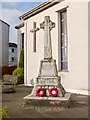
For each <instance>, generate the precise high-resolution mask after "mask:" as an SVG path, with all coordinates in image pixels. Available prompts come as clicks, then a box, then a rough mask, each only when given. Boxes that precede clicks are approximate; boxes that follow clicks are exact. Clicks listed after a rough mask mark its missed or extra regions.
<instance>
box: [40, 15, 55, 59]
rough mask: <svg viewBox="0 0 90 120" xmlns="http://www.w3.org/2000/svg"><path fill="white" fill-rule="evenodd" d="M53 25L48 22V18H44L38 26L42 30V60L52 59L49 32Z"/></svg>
mask: <svg viewBox="0 0 90 120" xmlns="http://www.w3.org/2000/svg"><path fill="white" fill-rule="evenodd" d="M54 27H55V23H54V22H52V21H51V20H50V16H45V20H44V22H43V23H41V24H40V28H41V29H43V30H44V59H52V45H51V30H52V28H54Z"/></svg>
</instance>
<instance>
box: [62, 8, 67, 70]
mask: <svg viewBox="0 0 90 120" xmlns="http://www.w3.org/2000/svg"><path fill="white" fill-rule="evenodd" d="M60 28H61V30H60V31H61V33H60V38H61V40H60V44H61V45H60V46H61V50H60V51H61V70H68V38H67V11H66V9H65V10H64V11H62V12H60Z"/></svg>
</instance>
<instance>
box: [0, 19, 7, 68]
mask: <svg viewBox="0 0 90 120" xmlns="http://www.w3.org/2000/svg"><path fill="white" fill-rule="evenodd" d="M8 47H9V26H8V25H7V24H6V23H4V22H2V21H1V20H0V66H8Z"/></svg>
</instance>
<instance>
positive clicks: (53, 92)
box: [49, 88, 58, 97]
mask: <svg viewBox="0 0 90 120" xmlns="http://www.w3.org/2000/svg"><path fill="white" fill-rule="evenodd" d="M49 95H50V96H51V97H57V96H58V90H57V88H51V89H49Z"/></svg>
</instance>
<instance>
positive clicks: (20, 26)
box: [15, 22, 24, 29]
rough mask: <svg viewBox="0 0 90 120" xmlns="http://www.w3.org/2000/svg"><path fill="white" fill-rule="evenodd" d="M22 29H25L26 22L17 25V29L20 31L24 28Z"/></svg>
mask: <svg viewBox="0 0 90 120" xmlns="http://www.w3.org/2000/svg"><path fill="white" fill-rule="evenodd" d="M22 27H24V22H23V23H21V24H19V25H17V26H15V29H20V28H22Z"/></svg>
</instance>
